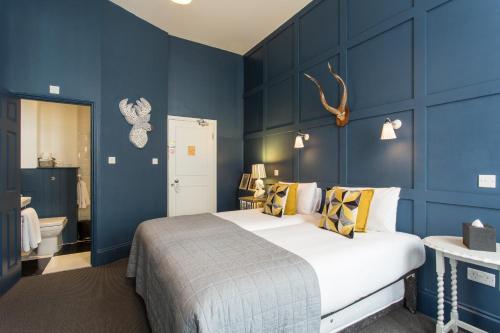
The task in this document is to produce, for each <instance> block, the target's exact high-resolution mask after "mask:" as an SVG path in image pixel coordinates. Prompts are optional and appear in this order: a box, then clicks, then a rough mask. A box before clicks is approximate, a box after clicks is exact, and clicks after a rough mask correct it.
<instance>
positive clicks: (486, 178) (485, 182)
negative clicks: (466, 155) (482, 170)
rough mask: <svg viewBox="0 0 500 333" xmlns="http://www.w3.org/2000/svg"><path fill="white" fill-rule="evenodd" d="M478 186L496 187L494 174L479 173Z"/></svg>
mask: <svg viewBox="0 0 500 333" xmlns="http://www.w3.org/2000/svg"><path fill="white" fill-rule="evenodd" d="M479 187H482V188H496V187H497V176H496V175H479Z"/></svg>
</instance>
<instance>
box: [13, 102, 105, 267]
mask: <svg viewBox="0 0 500 333" xmlns="http://www.w3.org/2000/svg"><path fill="white" fill-rule="evenodd" d="M11 95H12V96H14V97H16V98H19V99H20V100H21V99H29V100H34V101H40V102H51V103H62V104H73V105H83V106H88V107H90V129H91V133H90V147H91V148H90V149H91V152H90V182H91V189H90V192H91V193H90V223H91V228H90V229H91V230H90V245H91V251H90V265H91V266H94V263H95V262H96V255H97V242H96V240H97V222H98V214H97V211H98V209H97V207H96V206H97V202H98V200H97V195H98V191H97V188H96V185H97V176H98V170H99V169H98V161H97V157H98V156H99V153H100V149H99V144H98V142H99V127H98V121H97V117H98V115H97V114H96V113H97V109H96V107H95V103H94V102H93V101H87V100H80V99H71V98H64V97H60V96H46V95H32V94H24V93H17V94H16V93H12V94H11ZM20 112H22V108H21V110H20ZM19 168H21V164H19Z"/></svg>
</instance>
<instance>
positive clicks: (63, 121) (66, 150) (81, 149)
mask: <svg viewBox="0 0 500 333" xmlns="http://www.w3.org/2000/svg"><path fill="white" fill-rule="evenodd" d="M20 106H21V108H20V110H21V111H20V115H21V117H20V118H21V144H20V152H21V161H20V166H21V177H20V183H21V250H22V252H21V260H22V275H23V276H30V275H39V274H50V273H55V272H61V271H66V270H71V269H78V268H84V267H90V266H91V241H92V231H91V225H92V223H91V220H92V208H91V207H92V199H93V198H92V189H91V185H92V181H91V180H92V126H91V124H92V121H91V106H90V105H80V104H72V103H61V102H54V101H42V100H32V99H21V103H20Z"/></svg>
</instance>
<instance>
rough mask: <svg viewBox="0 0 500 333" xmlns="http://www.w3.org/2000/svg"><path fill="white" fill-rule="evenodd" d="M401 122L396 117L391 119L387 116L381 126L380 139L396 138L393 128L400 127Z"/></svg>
mask: <svg viewBox="0 0 500 333" xmlns="http://www.w3.org/2000/svg"><path fill="white" fill-rule="evenodd" d="M402 125H403V123H402V122H401V120H399V119H396V120H394V121H392V120H391V119H390V118H387V119H386V120H385V122H384V126H383V127H382V133H381V134H380V140H393V139H396V138H397V136H396V132H395V131H394V130H397V129H400V128H401V126H402Z"/></svg>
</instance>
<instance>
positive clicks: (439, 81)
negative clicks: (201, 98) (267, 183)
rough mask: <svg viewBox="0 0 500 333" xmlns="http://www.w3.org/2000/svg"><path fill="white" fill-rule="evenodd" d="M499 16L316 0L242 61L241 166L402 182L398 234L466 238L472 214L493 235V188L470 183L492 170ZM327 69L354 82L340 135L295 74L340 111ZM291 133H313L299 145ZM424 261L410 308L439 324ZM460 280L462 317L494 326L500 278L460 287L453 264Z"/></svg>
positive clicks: (294, 176) (335, 179)
mask: <svg viewBox="0 0 500 333" xmlns="http://www.w3.org/2000/svg"><path fill="white" fill-rule="evenodd" d="M499 17H500V2H498V1H496V0H482V1H469V0H452V1H444V0H426V1H423V0H414V1H412V0H378V1H373V0H323V1H319V0H316V1H313V2H312V3H311V4H310V5H308V6H307V7H306V8H304V9H303V10H302V11H301V12H299V13H298V14H297V15H296V16H295V17H293V18H292V19H290V20H289V21H288V22H286V23H285V24H284V25H282V26H281V27H280V28H279V29H277V30H276V31H275V32H273V33H272V34H271V35H270V36H269V37H267V38H266V39H265V40H263V41H262V42H261V43H259V44H258V45H257V46H255V47H254V48H253V49H252V50H251V51H249V52H248V53H247V55H246V56H245V66H244V67H245V98H244V99H245V100H244V106H245V110H244V114H245V126H244V133H245V136H244V167H245V169H246V170H247V171H249V170H250V166H251V164H252V163H256V162H264V163H266V165H267V168H268V175H271V174H272V170H274V169H278V170H279V173H280V176H279V177H277V178H279V179H282V180H299V181H318V182H319V184H320V185H321V186H323V187H325V186H331V185H334V184H344V185H361V186H400V187H402V188H403V190H402V194H401V197H402V198H401V200H400V202H399V207H398V208H399V209H398V222H397V223H398V224H397V227H398V230H400V231H404V232H409V233H414V234H417V235H419V236H421V237H425V236H427V235H438V234H446V235H461V227H462V222H468V221H471V220H473V219H475V218H480V219H481V220H483V221H485V222H486V223H489V224H492V225H494V226H495V227H496V228H497V230H500V190H499V189H482V188H478V186H477V180H478V175H479V174H496V175H500V157H499V156H500V154H499V149H498V143H499V142H500V125H499V124H500V113H499V112H498V111H499V105H500V97H499V96H500V65H499V61H498V60H499V59H500V43H498V36H497V35H498V31H500V20H499V19H498V18H499ZM328 61H330V62H331V63H332V65H333V66H334V67H335V68H336V70H337V71H338V72H339V73H340V74H341V75H342V76H343V77H344V78H345V79H346V80H347V83H348V86H349V104H350V106H351V122H350V124H349V125H348V126H347V127H345V128H338V127H337V126H335V124H334V118H333V117H332V116H331V115H330V114H328V113H327V112H326V111H325V110H324V109H323V108H322V106H321V104H320V102H319V98H318V93H317V90H316V88H315V87H314V86H313V85H312V83H311V82H309V81H308V80H306V79H305V78H304V76H303V73H304V72H306V73H310V74H312V75H313V76H315V77H317V78H318V79H320V80H321V82H322V83H323V86H324V87H325V88H326V94H327V98H328V100H330V101H331V102H332V104H337V103H338V99H339V89H338V85H337V84H336V82H335V80H334V79H333V78H332V77H331V76H330V75H329V74H328V72H327V67H326V63H327V62H328ZM386 117H391V118H393V119H394V118H398V119H401V120H402V121H403V127H402V128H401V129H400V130H398V131H397V135H398V139H397V140H392V141H380V140H379V137H380V131H381V128H382V124H383V122H384V119H385V118H386ZM298 130H302V131H304V132H306V133H309V134H310V135H311V139H310V140H309V141H308V142H306V147H305V148H304V149H302V150H300V151H297V150H294V149H293V138H294V136H295V134H296V131H298ZM497 234H498V236H497V237H499V238H497V241H499V239H500V232H498V233H497ZM432 254H433V253H432V252H430V251H429V253H428V257H427V263H426V265H425V266H424V267H423V268H422V269H421V270H420V274H419V277H420V280H419V282H420V283H419V296H420V297H419V306H420V310H421V311H423V312H424V313H426V314H429V315H431V316H435V313H436V312H435V311H436V306H435V301H436V287H435V285H436V281H435V268H434V258H433V255H432ZM497 277H498V274H497ZM497 280H498V279H497ZM459 284H460V288H459V302H460V314H461V316H462V317H463V318H464V319H465V320H468V321H470V322H472V323H474V324H476V325H478V326H480V327H483V328H484V329H486V330H488V331H498V329H499V327H500V297H499V296H500V292H499V291H498V282H497V288H496V289H494V288H490V287H486V286H484V285H480V284H477V283H473V282H469V281H467V280H466V266H465V265H460V267H459Z"/></svg>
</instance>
